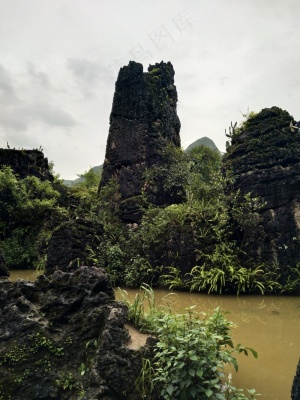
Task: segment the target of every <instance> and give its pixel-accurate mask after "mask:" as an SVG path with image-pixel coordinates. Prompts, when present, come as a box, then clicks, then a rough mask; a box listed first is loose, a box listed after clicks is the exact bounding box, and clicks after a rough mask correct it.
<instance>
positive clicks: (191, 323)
mask: <svg viewBox="0 0 300 400" xmlns="http://www.w3.org/2000/svg"><path fill="white" fill-rule="evenodd" d="M122 294H123V298H124V299H125V301H126V303H127V304H128V306H129V316H130V320H131V321H132V323H134V324H135V326H136V327H138V328H139V329H141V330H143V331H146V332H151V333H152V334H154V335H155V336H156V337H157V338H158V342H157V344H156V345H155V347H154V357H150V358H144V359H143V369H142V372H141V375H140V377H139V379H138V380H137V386H138V390H139V391H140V394H141V398H144V399H150V398H152V396H154V397H155V398H157V397H158V398H161V399H166V400H171V399H172V400H177V399H180V400H190V399H206V398H207V399H222V400H225V399H232V400H233V399H240V400H242V399H244V400H246V399H248V400H250V399H255V394H256V392H255V390H254V389H252V390H249V391H248V395H245V394H244V393H243V390H241V389H236V388H235V387H234V386H233V385H232V384H231V379H230V377H227V376H226V374H225V372H224V367H225V366H226V365H233V367H234V368H235V369H236V370H237V369H238V364H237V361H236V358H235V357H234V354H235V353H244V354H245V355H248V354H249V352H250V353H252V354H253V355H254V357H257V353H256V352H255V350H253V349H251V348H247V347H243V346H242V345H240V344H239V345H237V346H234V344H233V342H232V337H231V335H230V329H231V328H232V325H233V324H232V323H231V322H229V321H227V320H226V319H225V317H224V313H222V312H221V311H220V309H219V308H217V309H216V310H215V311H214V313H213V314H212V315H211V316H207V315H205V314H204V313H197V312H195V311H193V308H194V307H190V308H188V309H187V312H186V313H184V314H172V313H171V312H170V309H169V308H168V307H167V308H166V307H159V304H156V301H155V296H154V293H153V291H152V289H151V288H150V287H149V286H147V285H143V286H142V287H141V290H140V292H139V293H137V295H136V297H135V299H134V301H133V303H130V302H129V301H128V295H127V294H126V292H125V291H122ZM167 300H168V298H167V299H165V300H164V303H165V304H167Z"/></svg>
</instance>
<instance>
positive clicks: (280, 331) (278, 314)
mask: <svg viewBox="0 0 300 400" xmlns="http://www.w3.org/2000/svg"><path fill="white" fill-rule="evenodd" d="M10 278H11V280H15V279H17V278H22V279H26V280H34V279H35V278H36V272H35V271H11V277H10ZM126 291H127V292H128V295H129V297H130V298H131V299H133V298H134V296H135V294H136V292H137V291H136V290H133V289H126ZM168 293H170V292H169V291H165V290H155V298H156V302H157V303H159V302H160V300H161V299H163V297H164V296H166V295H167V294H168ZM116 295H117V298H119V297H120V296H119V294H118V292H117V291H116ZM169 300H170V301H171V307H172V309H173V310H174V311H176V312H185V308H187V307H190V306H193V305H195V306H196V307H195V309H194V310H195V311H199V312H200V311H203V312H207V313H209V312H212V311H213V310H214V309H215V308H216V307H218V306H220V307H221V309H222V310H223V311H229V314H228V315H227V319H229V320H230V321H232V322H234V324H235V327H234V329H233V330H232V331H231V334H232V337H233V341H234V343H235V344H237V343H241V344H242V345H243V346H246V347H252V348H254V349H255V350H256V351H257V352H258V359H255V358H254V357H253V356H252V354H250V355H249V356H248V357H246V356H244V355H238V357H237V360H238V364H239V371H238V373H235V372H234V371H232V373H233V384H234V386H236V387H241V388H248V389H252V388H255V389H256V391H257V392H258V393H261V394H262V396H260V397H259V398H260V399H264V400H290V399H291V394H290V393H291V387H292V382H293V377H294V375H295V372H296V366H297V363H298V360H299V357H300V297H299V296H289V297H287V296H285V297H283V296H239V297H237V296H218V295H204V294H196V293H193V294H191V293H183V292H177V293H176V295H174V296H171V298H170V296H169ZM163 303H164V302H161V304H163Z"/></svg>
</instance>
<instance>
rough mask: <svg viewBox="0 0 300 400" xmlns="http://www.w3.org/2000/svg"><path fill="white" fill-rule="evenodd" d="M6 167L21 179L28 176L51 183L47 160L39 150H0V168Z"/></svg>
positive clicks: (52, 178)
mask: <svg viewBox="0 0 300 400" xmlns="http://www.w3.org/2000/svg"><path fill="white" fill-rule="evenodd" d="M4 166H8V167H11V169H12V170H13V171H14V173H15V174H18V176H19V177H20V178H21V179H24V178H26V177H27V176H29V175H32V176H36V177H37V178H39V179H40V180H41V181H45V180H49V181H51V182H52V181H53V180H54V177H53V175H52V173H51V171H50V168H49V164H48V159H47V158H45V157H44V153H43V152H42V151H41V150H37V149H34V150H24V149H22V150H17V149H0V168H1V167H4Z"/></svg>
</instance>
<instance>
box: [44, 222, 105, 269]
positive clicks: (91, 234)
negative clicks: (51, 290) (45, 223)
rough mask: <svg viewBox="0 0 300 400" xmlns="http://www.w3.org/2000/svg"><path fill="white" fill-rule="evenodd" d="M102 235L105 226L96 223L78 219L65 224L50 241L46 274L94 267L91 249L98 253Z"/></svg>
mask: <svg viewBox="0 0 300 400" xmlns="http://www.w3.org/2000/svg"><path fill="white" fill-rule="evenodd" d="M102 234H103V226H102V225H101V224H100V223H98V222H96V221H90V220H85V219H76V220H72V221H68V222H65V223H63V224H62V225H61V226H60V227H59V228H58V229H57V230H56V231H54V233H53V235H52V237H51V239H50V243H49V247H48V254H47V262H46V268H45V274H46V275H49V274H52V273H53V272H54V271H55V270H56V269H59V270H62V271H70V270H72V269H73V270H74V269H76V268H78V267H79V266H80V265H83V264H84V265H92V264H93V261H91V260H90V259H89V255H90V250H89V249H91V251H97V246H98V245H99V241H100V240H101V235H102Z"/></svg>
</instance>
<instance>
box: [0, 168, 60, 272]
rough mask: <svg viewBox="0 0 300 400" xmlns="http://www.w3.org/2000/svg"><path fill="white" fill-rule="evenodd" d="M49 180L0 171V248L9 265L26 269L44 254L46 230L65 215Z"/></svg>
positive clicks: (10, 170)
mask: <svg viewBox="0 0 300 400" xmlns="http://www.w3.org/2000/svg"><path fill="white" fill-rule="evenodd" d="M58 198H59V193H58V191H56V190H55V189H54V188H53V187H52V185H51V183H50V182H49V181H40V180H39V179H38V178H36V177H35V176H27V177H26V178H24V179H19V177H18V176H17V175H16V174H14V173H13V171H12V169H11V168H10V167H3V168H1V170H0V220H1V223H0V247H1V249H2V250H3V253H4V258H5V261H6V263H7V266H8V267H9V268H11V267H14V268H17V267H19V268H20V267H21V268H28V267H31V268H32V266H34V265H36V264H37V263H39V261H40V259H41V258H43V257H44V254H45V253H43V251H45V248H46V245H47V240H48V239H49V234H48V233H49V232H50V231H51V230H52V229H53V226H55V225H56V224H57V223H59V222H61V221H62V220H63V219H65V218H66V215H67V212H66V210H64V209H63V208H61V207H59V205H58Z"/></svg>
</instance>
